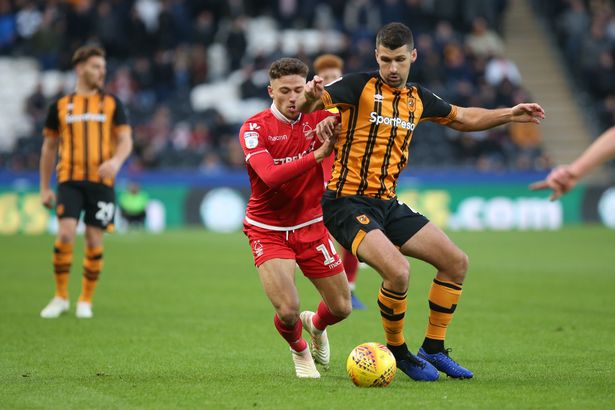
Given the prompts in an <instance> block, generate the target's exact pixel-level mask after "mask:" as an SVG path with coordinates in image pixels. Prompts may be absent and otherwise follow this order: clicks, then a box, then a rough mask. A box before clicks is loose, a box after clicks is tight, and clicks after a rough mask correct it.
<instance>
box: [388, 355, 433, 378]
mask: <svg viewBox="0 0 615 410" xmlns="http://www.w3.org/2000/svg"><path fill="white" fill-rule="evenodd" d="M397 368H398V369H399V370H401V371H402V372H404V373H406V375H407V376H408V377H410V378H411V379H412V380H416V381H424V382H433V381H436V380H438V376H439V373H438V369H436V368H435V367H433V366H432V365H431V364H430V363H429V362H427V361H425V360H423V359H421V358H420V357H417V356H415V355H413V354H412V353H410V352H408V353H407V354H406V356H405V357H404V358H403V359H402V360H397Z"/></svg>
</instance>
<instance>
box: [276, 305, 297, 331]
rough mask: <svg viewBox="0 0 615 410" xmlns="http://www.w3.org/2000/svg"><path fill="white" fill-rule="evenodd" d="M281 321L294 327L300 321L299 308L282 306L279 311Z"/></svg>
mask: <svg viewBox="0 0 615 410" xmlns="http://www.w3.org/2000/svg"><path fill="white" fill-rule="evenodd" d="M277 313H278V317H279V318H280V321H281V322H282V323H284V324H285V325H286V326H293V325H294V324H295V323H297V320H299V306H297V307H296V308H295V307H293V306H290V305H289V306H281V307H280V308H279V309H278V311H277Z"/></svg>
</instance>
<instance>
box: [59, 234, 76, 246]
mask: <svg viewBox="0 0 615 410" xmlns="http://www.w3.org/2000/svg"><path fill="white" fill-rule="evenodd" d="M73 238H74V235H73V234H72V232H62V231H60V232H58V240H59V241H60V242H62V243H66V244H68V243H72V242H73Z"/></svg>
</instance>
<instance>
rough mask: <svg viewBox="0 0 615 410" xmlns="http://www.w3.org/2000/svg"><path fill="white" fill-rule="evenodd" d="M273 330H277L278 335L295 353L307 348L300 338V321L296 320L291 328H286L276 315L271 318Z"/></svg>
mask: <svg viewBox="0 0 615 410" xmlns="http://www.w3.org/2000/svg"><path fill="white" fill-rule="evenodd" d="M273 323H274V324H275V328H276V329H278V332H279V333H280V335H281V336H282V337H283V338H284V340H286V341H287V342H288V344H289V345H290V347H291V349H293V350H294V351H295V352H302V351H304V350H305V348H306V347H307V342H306V341H305V340H304V339H303V337H301V321H300V320H297V321H296V322H295V325H294V326H292V327H288V326H286V325H285V324H284V323H282V321H281V320H280V318H279V317H278V315H275V316H274V317H273Z"/></svg>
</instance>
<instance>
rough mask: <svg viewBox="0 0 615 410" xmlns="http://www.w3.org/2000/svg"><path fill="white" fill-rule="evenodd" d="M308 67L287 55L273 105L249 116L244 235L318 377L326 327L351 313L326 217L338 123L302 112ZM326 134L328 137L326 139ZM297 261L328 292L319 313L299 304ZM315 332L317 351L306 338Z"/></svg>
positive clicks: (301, 364) (280, 321)
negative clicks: (329, 162)
mask: <svg viewBox="0 0 615 410" xmlns="http://www.w3.org/2000/svg"><path fill="white" fill-rule="evenodd" d="M307 74H308V67H307V66H306V65H305V64H304V63H303V62H301V61H300V60H297V59H294V58H282V59H279V60H277V61H275V62H274V63H273V64H272V65H271V67H270V69H269V80H270V84H269V86H268V91H269V95H270V96H271V98H272V99H273V104H272V105H271V108H269V109H266V110H264V111H262V112H260V113H258V114H256V115H254V116H252V117H251V118H249V119H248V120H247V121H246V122H245V123H244V124H243V126H242V127H241V130H240V132H239V141H240V143H241V146H242V148H243V150H244V153H245V155H246V167H247V170H248V175H249V177H250V184H251V188H252V193H251V195H250V200H249V201H248V206H247V210H246V218H245V221H244V233H245V234H246V236H247V237H248V239H249V242H250V247H251V248H252V253H253V256H254V264H255V265H256V267H257V270H258V273H259V276H260V280H261V283H262V285H263V288H264V290H265V293H266V294H267V297H268V298H269V300H270V301H271V303H272V305H273V307H274V309H275V312H276V314H275V317H274V324H275V327H276V329H277V330H278V332H279V333H280V335H281V336H282V337H283V338H284V339H285V340H286V341H287V342H288V344H289V345H290V349H291V353H292V358H293V361H294V364H295V372H296V374H297V377H309V378H318V377H320V373H319V372H318V370H317V369H316V366H315V362H316V363H319V364H322V365H323V366H325V367H326V366H328V364H329V357H330V351H329V342H328V339H327V333H326V330H325V329H326V327H327V326H329V325H332V324H334V323H337V322H339V321H341V320H343V319H344V318H346V317H347V316H348V315H349V314H350V312H351V311H352V306H351V303H350V289H349V287H348V281H347V279H346V274H345V273H344V267H343V265H342V261H341V260H340V258H339V256H338V255H337V253H336V251H335V247H334V246H333V242H332V240H331V237H330V235H329V232H328V231H327V229H326V228H325V225H324V224H323V222H322V209H321V206H320V199H321V197H322V194H323V192H324V186H323V179H324V176H323V168H322V166H321V162H322V161H323V160H324V159H325V158H327V157H329V156H330V155H331V152H332V150H333V144H334V139H335V137H336V136H337V134H339V126H338V127H336V128H333V129H331V128H330V127H322V126H321V125H319V123H320V122H321V121H322V122H323V123H326V122H331V121H336V117H335V116H334V115H333V114H331V113H329V112H327V111H318V112H315V113H311V114H301V113H300V112H299V110H298V109H297V107H296V100H297V97H298V96H299V95H302V94H303V88H304V86H305V83H306V78H307ZM321 139H322V142H321ZM295 265H299V268H300V269H301V271H302V272H303V274H304V275H305V276H306V277H307V278H308V279H310V281H312V283H313V284H314V286H315V287H316V289H318V291H319V292H320V294H321V296H322V299H323V300H322V301H321V302H320V304H319V306H318V309H317V311H316V313H313V312H309V311H304V312H301V313H300V310H299V295H298V292H297V288H296V286H295ZM302 326H303V328H305V329H306V330H307V331H308V333H309V334H310V336H311V342H312V352H311V353H310V348H309V347H308V344H307V342H306V341H305V340H304V339H303V337H302V331H301V329H302Z"/></svg>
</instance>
